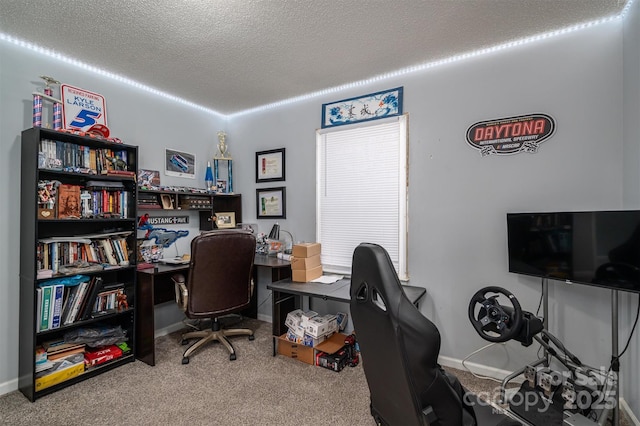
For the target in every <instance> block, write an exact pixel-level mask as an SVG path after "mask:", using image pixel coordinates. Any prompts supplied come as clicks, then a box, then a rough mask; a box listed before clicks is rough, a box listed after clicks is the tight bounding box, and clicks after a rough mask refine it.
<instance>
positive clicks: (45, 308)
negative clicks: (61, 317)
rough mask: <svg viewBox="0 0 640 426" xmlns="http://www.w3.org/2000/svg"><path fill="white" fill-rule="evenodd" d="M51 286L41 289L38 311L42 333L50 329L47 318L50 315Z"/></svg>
mask: <svg viewBox="0 0 640 426" xmlns="http://www.w3.org/2000/svg"><path fill="white" fill-rule="evenodd" d="M52 290H53V287H52V286H44V287H42V309H40V330H39V331H44V330H48V329H49V328H50V323H49V316H50V314H51V291H52Z"/></svg>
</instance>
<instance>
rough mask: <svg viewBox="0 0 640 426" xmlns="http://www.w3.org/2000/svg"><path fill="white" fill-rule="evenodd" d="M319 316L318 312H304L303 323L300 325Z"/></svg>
mask: <svg viewBox="0 0 640 426" xmlns="http://www.w3.org/2000/svg"><path fill="white" fill-rule="evenodd" d="M317 316H318V313H317V312H316V311H304V312H302V321H301V323H300V324H302V323H306V322H307V321H309V320H310V319H311V318H313V317H317Z"/></svg>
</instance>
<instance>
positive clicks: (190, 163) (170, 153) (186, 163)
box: [164, 149, 196, 179]
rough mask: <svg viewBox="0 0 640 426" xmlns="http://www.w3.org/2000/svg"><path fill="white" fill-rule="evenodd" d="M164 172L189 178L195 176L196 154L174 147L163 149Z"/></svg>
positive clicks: (168, 174)
mask: <svg viewBox="0 0 640 426" xmlns="http://www.w3.org/2000/svg"><path fill="white" fill-rule="evenodd" d="M164 174H165V175H167V176H177V177H183V178H189V179H195V178H196V156H195V154H189V153H188V152H182V151H176V150H175V149H165V150H164Z"/></svg>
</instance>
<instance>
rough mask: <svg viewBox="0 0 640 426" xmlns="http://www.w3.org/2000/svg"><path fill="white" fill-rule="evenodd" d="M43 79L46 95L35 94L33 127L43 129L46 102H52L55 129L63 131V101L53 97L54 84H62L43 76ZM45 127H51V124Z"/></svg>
mask: <svg viewBox="0 0 640 426" xmlns="http://www.w3.org/2000/svg"><path fill="white" fill-rule="evenodd" d="M40 78H41V79H43V80H44V82H45V86H44V93H41V92H38V91H37V90H36V91H35V92H33V127H42V111H43V105H44V102H45V101H46V102H50V103H51V104H52V105H53V129H54V130H61V129H62V101H61V100H60V99H56V98H54V97H53V88H52V87H51V86H52V85H54V84H60V82H59V81H58V80H56V79H55V78H53V77H49V76H46V75H41V76H40ZM45 127H50V124H49V123H46V124H45Z"/></svg>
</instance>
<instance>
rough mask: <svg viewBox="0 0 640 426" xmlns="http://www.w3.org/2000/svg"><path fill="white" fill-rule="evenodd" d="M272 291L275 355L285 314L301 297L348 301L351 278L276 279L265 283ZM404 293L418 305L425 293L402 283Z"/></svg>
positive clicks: (284, 329) (419, 288)
mask: <svg viewBox="0 0 640 426" xmlns="http://www.w3.org/2000/svg"><path fill="white" fill-rule="evenodd" d="M267 288H268V289H269V290H271V291H272V298H271V303H272V306H271V309H272V310H271V312H272V315H273V317H272V319H271V326H272V327H273V356H276V341H277V338H278V336H281V335H282V334H284V333H285V332H286V330H287V326H286V325H285V320H286V319H287V314H288V313H289V312H291V311H293V310H295V309H299V308H301V307H302V297H317V298H320V299H323V300H334V301H337V302H344V303H349V302H350V301H351V295H350V293H349V292H350V288H351V280H350V279H349V278H343V279H341V280H340V281H337V282H335V283H333V284H322V283H313V282H308V283H295V282H293V281H291V279H285V280H281V281H277V282H274V283H271V284H269V285H267ZM402 288H403V289H404V292H405V294H406V295H407V297H408V298H409V300H411V302H412V303H413V304H414V305H416V306H418V304H419V303H420V300H422V298H423V297H424V295H425V294H426V293H427V290H425V289H424V288H422V287H415V286H411V285H403V286H402Z"/></svg>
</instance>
